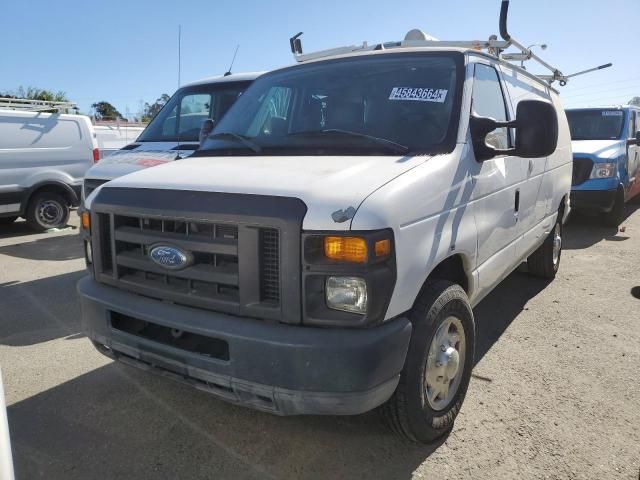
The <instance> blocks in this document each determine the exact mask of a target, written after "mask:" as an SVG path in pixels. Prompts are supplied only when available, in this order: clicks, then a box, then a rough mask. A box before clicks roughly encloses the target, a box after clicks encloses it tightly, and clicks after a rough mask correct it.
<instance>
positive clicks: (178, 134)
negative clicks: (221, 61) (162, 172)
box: [174, 25, 182, 160]
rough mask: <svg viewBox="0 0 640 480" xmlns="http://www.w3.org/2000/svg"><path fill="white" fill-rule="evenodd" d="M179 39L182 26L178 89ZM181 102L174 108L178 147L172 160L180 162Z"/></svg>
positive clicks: (179, 28)
mask: <svg viewBox="0 0 640 480" xmlns="http://www.w3.org/2000/svg"><path fill="white" fill-rule="evenodd" d="M181 37H182V25H178V88H180V70H181V60H182V59H181V49H182V48H181V47H182V46H181V44H180V41H181ZM181 103H182V102H180V103H178V105H177V108H176V128H177V131H176V133H177V137H178V145H176V158H174V160H180V113H181V107H182V105H181Z"/></svg>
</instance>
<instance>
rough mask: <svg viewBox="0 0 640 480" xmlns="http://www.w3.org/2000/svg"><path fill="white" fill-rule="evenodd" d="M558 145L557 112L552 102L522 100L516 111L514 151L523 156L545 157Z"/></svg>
mask: <svg viewBox="0 0 640 480" xmlns="http://www.w3.org/2000/svg"><path fill="white" fill-rule="evenodd" d="M557 146H558V114H557V113H556V109H555V107H554V106H553V104H551V103H548V102H542V101H539V100H523V101H521V102H520V103H518V109H517V111H516V151H515V154H516V155H518V156H519V157H524V158H536V157H547V156H549V155H551V154H552V153H553V152H555V151H556V147H557Z"/></svg>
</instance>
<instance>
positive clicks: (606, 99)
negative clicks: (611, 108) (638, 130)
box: [563, 95, 630, 106]
mask: <svg viewBox="0 0 640 480" xmlns="http://www.w3.org/2000/svg"><path fill="white" fill-rule="evenodd" d="M617 99H625V100H626V101H624V103H625V104H626V103H627V102H628V101H629V100H630V98H629V96H628V95H617V96H608V97H600V98H592V99H588V100H587V99H585V100H573V101H568V102H563V103H564V104H565V106H567V105H577V104H585V103H595V102H605V103H606V102H610V103H621V102H619V101H616V100H617Z"/></svg>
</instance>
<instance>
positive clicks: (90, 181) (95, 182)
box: [83, 178, 109, 198]
mask: <svg viewBox="0 0 640 480" xmlns="http://www.w3.org/2000/svg"><path fill="white" fill-rule="evenodd" d="M108 181H109V180H102V179H98V178H85V180H84V187H83V188H84V198H87V197H88V196H89V195H91V193H92V192H93V191H94V190H95V189H96V188H98V187H99V186H100V185H102V184H103V183H107V182H108Z"/></svg>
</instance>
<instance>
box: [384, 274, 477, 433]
mask: <svg viewBox="0 0 640 480" xmlns="http://www.w3.org/2000/svg"><path fill="white" fill-rule="evenodd" d="M411 321H412V324H413V332H412V334H411V341H410V343H409V351H408V352H407V358H406V360H405V365H404V368H403V370H402V373H401V374H400V382H399V383H398V388H397V389H396V391H395V392H394V394H393V396H392V397H391V398H390V399H389V400H388V401H387V403H385V404H384V405H383V406H382V407H381V408H382V413H383V416H384V418H385V419H386V421H387V423H388V424H389V426H390V427H391V428H392V429H393V430H394V431H396V432H397V433H399V434H400V435H402V436H403V437H406V438H408V439H409V440H412V441H415V442H421V443H432V442H434V441H436V440H437V439H438V438H440V437H442V436H444V435H446V434H447V433H449V432H450V431H451V429H452V428H453V422H454V420H455V418H456V416H457V415H458V412H459V411H460V408H461V407H462V402H463V401H464V397H465V395H466V393H467V387H468V386H469V380H470V378H471V370H472V368H473V355H474V346H475V326H474V320H473V313H472V311H471V306H470V305H469V299H468V298H467V294H466V293H465V291H464V290H463V289H462V288H461V287H460V286H459V285H456V284H453V283H451V282H449V281H445V280H436V281H433V282H429V283H428V284H427V285H426V286H425V288H424V289H423V292H422V293H421V294H420V297H419V298H418V301H417V302H416V305H415V306H414V308H413V310H412V312H411Z"/></svg>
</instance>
